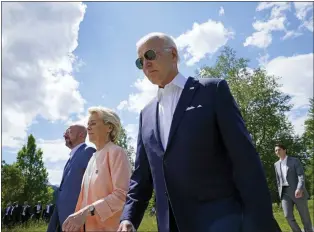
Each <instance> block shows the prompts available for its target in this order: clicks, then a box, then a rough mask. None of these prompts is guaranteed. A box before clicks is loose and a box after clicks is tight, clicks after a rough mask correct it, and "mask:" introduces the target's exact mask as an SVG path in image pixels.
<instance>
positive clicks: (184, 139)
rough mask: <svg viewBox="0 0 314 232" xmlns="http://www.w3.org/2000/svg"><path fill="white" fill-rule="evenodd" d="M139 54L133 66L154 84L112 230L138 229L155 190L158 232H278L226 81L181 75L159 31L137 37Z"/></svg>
mask: <svg viewBox="0 0 314 232" xmlns="http://www.w3.org/2000/svg"><path fill="white" fill-rule="evenodd" d="M137 53H138V59H137V60H136V62H135V63H136V66H137V67H138V68H139V69H141V70H143V72H144V74H145V76H146V77H147V78H148V79H149V80H150V81H151V82H152V83H153V84H154V85H157V86H158V87H159V89H158V94H157V96H156V98H154V99H153V100H152V101H151V102H150V103H148V104H147V105H146V106H145V107H144V109H143V110H142V111H141V113H140V120H139V134H138V142H137V154H136V161H135V170H134V172H133V175H132V177H131V182H130V189H129V192H128V195H127V200H126V204H125V207H124V211H123V213H122V217H121V224H120V227H119V229H118V231H132V230H133V231H134V230H135V229H137V228H138V227H139V225H140V223H141V220H142V218H143V215H144V212H145V209H146V208H147V205H148V202H149V200H150V198H151V196H152V190H153V189H154V190H155V192H156V212H157V221H158V231H159V232H173V231H180V232H191V231H211V232H221V231H228V232H238V231H240V230H241V232H252V231H254V232H265V231H267V232H274V231H277V228H276V223H275V221H274V219H273V216H272V203H271V198H270V193H269V190H268V186H267V182H266V177H265V175H264V171H263V168H262V165H261V161H260V158H259V156H258V154H257V152H256V150H255V148H254V145H253V143H252V141H251V137H250V135H249V133H248V131H247V129H246V127H245V124H244V122H243V119H242V116H241V114H240V111H239V109H238V107H237V105H236V103H235V101H234V99H233V97H232V95H231V93H230V90H229V88H228V85H227V82H226V81H225V80H221V79H214V78H204V79H200V80H196V79H194V78H192V77H189V78H187V77H185V76H184V75H183V74H182V73H180V72H179V70H178V65H177V63H178V61H179V55H178V50H177V46H176V44H175V42H174V41H173V39H172V38H171V37H170V36H168V35H165V34H163V33H151V34H148V35H147V36H144V37H143V38H142V39H140V41H139V42H138V43H137ZM253 193H254V194H253Z"/></svg>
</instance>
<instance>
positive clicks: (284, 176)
mask: <svg viewBox="0 0 314 232" xmlns="http://www.w3.org/2000/svg"><path fill="white" fill-rule="evenodd" d="M287 158H288V156H286V157H285V158H284V159H283V160H280V161H279V162H280V164H281V165H280V168H281V173H282V181H283V183H282V186H289V183H288V181H287V171H288V166H287Z"/></svg>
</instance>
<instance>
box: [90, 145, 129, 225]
mask: <svg viewBox="0 0 314 232" xmlns="http://www.w3.org/2000/svg"><path fill="white" fill-rule="evenodd" d="M109 165H110V170H111V178H112V184H113V191H112V193H111V194H109V195H108V196H106V197H105V198H104V199H100V200H98V201H96V202H94V203H93V205H94V206H95V211H96V213H97V214H98V215H99V217H100V220H101V221H102V222H104V221H106V220H107V219H108V218H110V217H112V216H113V215H114V214H115V213H117V212H118V211H121V210H122V209H123V205H124V203H125V199H126V194H127V192H128V187H129V181H130V176H131V165H130V162H129V159H128V157H127V155H126V153H125V152H124V150H123V149H122V148H121V149H119V150H117V152H114V153H113V154H110V161H109Z"/></svg>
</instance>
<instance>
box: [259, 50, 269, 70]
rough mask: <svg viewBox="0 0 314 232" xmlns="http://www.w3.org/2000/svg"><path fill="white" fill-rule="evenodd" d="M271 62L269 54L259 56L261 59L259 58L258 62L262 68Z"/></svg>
mask: <svg viewBox="0 0 314 232" xmlns="http://www.w3.org/2000/svg"><path fill="white" fill-rule="evenodd" d="M268 60H269V54H268V53H265V54H264V55H261V54H259V57H258V58H257V61H258V63H259V65H260V66H262V67H265V65H266V64H267V63H268Z"/></svg>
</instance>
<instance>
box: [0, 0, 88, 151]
mask: <svg viewBox="0 0 314 232" xmlns="http://www.w3.org/2000/svg"><path fill="white" fill-rule="evenodd" d="M85 8H86V6H85V5H84V4H82V3H76V2H44V3H31V2H5V3H3V4H2V13H3V15H2V26H3V27H2V32H3V34H2V42H3V46H2V71H3V79H2V81H3V82H2V90H3V124H2V125H3V146H6V147H16V146H20V145H21V144H22V143H24V142H25V141H24V140H25V138H26V136H27V133H26V132H27V129H28V127H29V126H30V125H31V124H32V123H33V122H34V120H35V118H36V117H37V116H41V117H43V118H44V119H47V120H51V121H56V120H66V119H67V118H68V117H69V115H70V114H73V113H80V112H82V111H83V110H84V103H85V101H84V99H83V98H82V96H81V95H80V93H79V91H78V86H79V83H78V82H77V81H76V80H75V79H74V77H73V75H72V72H73V69H74V68H76V66H75V65H76V63H77V62H76V61H77V58H76V57H74V55H73V51H74V50H75V48H76V47H77V46H78V43H77V39H78V31H79V24H80V22H81V21H82V20H83V17H84V14H85ZM60 15H62V17H60ZM78 64H80V61H79V62H78ZM78 66H79V65H78Z"/></svg>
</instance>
